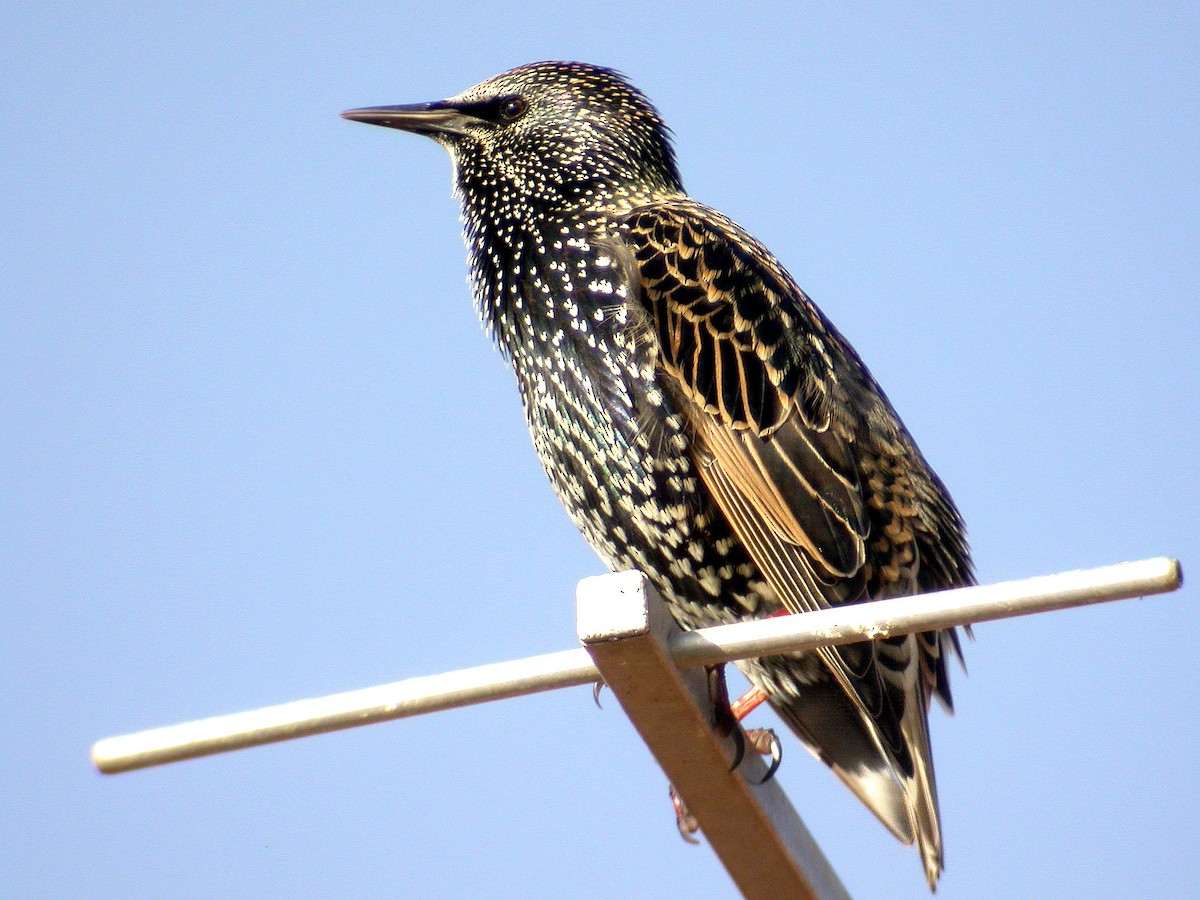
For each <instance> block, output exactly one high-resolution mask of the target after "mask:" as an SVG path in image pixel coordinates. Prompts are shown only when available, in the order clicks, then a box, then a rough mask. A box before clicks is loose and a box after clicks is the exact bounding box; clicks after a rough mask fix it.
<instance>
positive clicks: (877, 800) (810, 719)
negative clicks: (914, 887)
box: [739, 653, 943, 890]
mask: <svg viewBox="0 0 1200 900" xmlns="http://www.w3.org/2000/svg"><path fill="white" fill-rule="evenodd" d="M915 655H916V654H915V653H913V654H912V656H913V657H915ZM814 662H816V660H815V659H814V657H813V656H812V655H807V656H800V657H792V656H781V657H772V658H769V659H761V660H748V661H746V662H745V663H741V664H739V665H741V666H742V669H743V671H745V673H746V675H747V677H748V678H749V679H750V681H751V682H753V683H754V684H756V685H758V686H759V687H761V688H762V689H763V690H764V691H766V693H767V695H768V698H769V701H770V703H771V706H772V707H773V708H774V709H775V711H776V712H777V713H778V714H779V716H780V718H782V719H783V720H784V722H786V723H787V725H788V727H790V728H791V729H792V731H793V732H795V733H796V735H797V736H798V737H799V738H800V739H801V740H802V741H803V742H804V744H805V746H806V747H807V748H808V749H809V750H810V751H811V752H812V753H813V755H814V756H816V757H817V758H818V759H820V760H821V761H822V762H824V763H825V764H826V765H827V766H829V767H830V768H831V769H832V770H833V771H834V773H835V774H836V775H837V776H838V777H839V778H840V779H841V780H842V781H843V782H844V783H845V785H846V786H847V787H848V788H850V790H851V791H853V792H854V794H855V795H856V796H857V797H858V798H859V799H860V800H861V801H862V802H863V804H864V805H866V807H867V808H868V809H869V810H871V812H873V813H874V814H875V815H876V816H877V817H878V818H879V820H880V821H881V822H882V823H883V824H884V826H885V827H886V828H887V829H888V830H889V831H891V832H892V834H894V835H895V836H896V837H897V838H898V839H899V840H900V841H901V842H902V843H904V844H908V845H911V844H913V843H914V842H915V843H916V844H917V846H918V849H919V850H920V853H921V858H922V863H923V866H924V869H925V877H926V880H927V881H928V882H929V887H930V890H935V889H936V887H937V880H938V876H939V875H940V874H941V871H942V866H943V863H942V834H941V825H940V817H939V813H938V802H937V786H936V783H935V781H934V775H933V764H932V756H931V753H930V745H929V728H928V724H927V717H926V709H927V705H928V704H927V702H926V701H925V697H924V692H923V691H920V690H918V691H916V692H912V693H909V694H908V695H907V697H906V700H907V701H908V702H906V703H905V704H904V707H905V708H904V713H903V715H902V716H901V717H900V720H899V722H898V726H899V728H898V731H899V733H898V734H897V735H896V738H898V739H899V740H893V741H887V740H886V739H885V738H884V736H883V735H882V734H881V733H880V729H879V726H878V725H877V724H876V722H875V721H873V720H872V718H871V717H870V716H868V715H867V714H866V713H865V712H864V711H863V708H862V705H861V702H855V700H852V699H851V697H850V696H849V695H848V694H847V692H846V691H845V690H844V689H843V687H842V686H841V685H840V684H839V683H838V682H837V681H836V680H834V679H832V678H829V677H828V675H827V674H826V673H824V672H821V673H819V674H818V673H814V671H813V669H814V665H813V663H814ZM814 675H816V677H814ZM904 675H905V673H904V672H895V673H891V672H888V674H887V676H885V677H896V678H903V677H904ZM914 700H915V701H916V702H913V701H914ZM889 744H895V745H896V747H895V749H894V750H891V749H888V745H889Z"/></svg>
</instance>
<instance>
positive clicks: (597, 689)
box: [592, 681, 604, 709]
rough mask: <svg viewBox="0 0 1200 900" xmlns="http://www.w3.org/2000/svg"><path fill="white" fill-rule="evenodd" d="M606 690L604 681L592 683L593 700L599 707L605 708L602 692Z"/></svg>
mask: <svg viewBox="0 0 1200 900" xmlns="http://www.w3.org/2000/svg"><path fill="white" fill-rule="evenodd" d="M603 690H604V682H603V681H597V682H594V683H593V684H592V700H593V701H595V704H596V706H597V708H599V709H604V704H602V703H601V702H600V693H601V692H602V691H603Z"/></svg>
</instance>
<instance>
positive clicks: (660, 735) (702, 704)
mask: <svg viewBox="0 0 1200 900" xmlns="http://www.w3.org/2000/svg"><path fill="white" fill-rule="evenodd" d="M577 598H578V610H579V618H578V630H579V640H580V642H581V643H582V644H583V646H584V647H585V648H586V649H587V651H588V653H590V654H591V655H592V659H594V660H595V661H596V666H597V667H598V668H599V669H600V674H602V675H603V676H604V682H605V684H607V685H608V687H609V689H610V690H611V691H612V692H613V695H614V696H615V697H616V698H617V700H618V702H620V704H621V707H622V709H624V710H625V714H626V715H627V716H629V719H630V721H632V722H633V725H634V727H635V728H636V729H637V731H638V734H640V735H641V737H642V740H643V741H645V743H646V746H647V747H649V748H650V752H651V753H653V754H654V758H655V759H656V760H657V761H658V764H659V766H661V767H662V770H663V772H665V773H666V775H667V778H668V779H669V780H670V782H671V784H672V785H673V786H674V787H675V790H676V791H677V792H678V794H679V796H680V797H682V798H683V800H684V802H685V803H686V804H687V807H688V811H689V812H690V814H691V815H692V816H694V817H695V819H696V821H697V822H698V823H699V825H700V830H701V831H702V832H704V836H705V837H706V838H707V839H708V843H709V846H711V847H712V848H713V851H714V852H715V853H716V854H717V856H718V858H719V859H720V860H721V863H722V864H723V865H724V866H725V869H726V871H727V872H729V876H730V877H731V878H732V879H733V881H734V883H735V884H736V885H737V887H738V890H739V891H740V892H741V894H742V896H743V897H748V898H751V900H754V898H759V897H761V898H764V900H774V898H778V897H796V898H800V900H849V897H850V895H849V894H848V893H847V892H846V889H845V887H843V886H842V883H841V881H840V880H839V879H838V876H837V873H836V872H835V871H834V869H833V867H832V866H831V865H830V864H829V862H828V860H826V859H825V856H824V854H822V853H821V848H820V847H819V846H817V842H816V841H815V840H814V839H813V836H812V835H811V834H810V833H809V831H808V829H807V828H806V827H805V825H804V822H803V821H801V819H800V817H799V816H798V815H797V814H796V810H795V809H793V808H792V804H791V802H790V801H789V800H788V798H787V795H786V794H785V793H784V792H783V788H782V787H780V785H779V782H778V781H776V780H774V779H767V777H766V774H767V769H766V766H765V765H764V764H763V762H762V760H761V759H759V758H758V756H756V755H754V754H753V753H751V754H750V755H749V756H748V757H747V758H745V759H743V760H742V761H741V762H740V763H739V765H738V766H737V769H736V770H734V768H733V766H732V763H733V760H734V755H733V747H734V746H735V742H734V740H733V739H732V737H724V738H722V737H721V736H720V735H719V734H718V733H717V732H716V731H715V730H714V729H713V724H712V700H711V699H710V698H709V696H708V679H707V677H706V676H705V673H704V670H703V669H698V668H693V669H680V668H679V667H678V666H677V665H676V662H675V660H674V659H673V658H672V656H671V647H670V645H671V642H672V641H673V640H677V639H678V638H679V637H680V636H682V635H683V632H682V631H681V630H680V628H679V626H678V625H676V624H675V620H674V619H672V618H671V613H670V610H669V609H668V608H667V605H666V604H665V603H663V601H662V599H661V598H660V597H659V596H658V594H657V593H656V592H655V590H654V588H653V587H652V586H651V585H650V582H649V581H648V580H647V578H646V576H645V575H643V574H642V573H641V572H621V573H618V574H615V575H600V576H598V577H596V578H585V579H584V580H583V581H581V582H580V583H579V590H578V593H577ZM741 738H742V745H743V746H746V744H747V741H746V737H745V734H744V733H742V734H741Z"/></svg>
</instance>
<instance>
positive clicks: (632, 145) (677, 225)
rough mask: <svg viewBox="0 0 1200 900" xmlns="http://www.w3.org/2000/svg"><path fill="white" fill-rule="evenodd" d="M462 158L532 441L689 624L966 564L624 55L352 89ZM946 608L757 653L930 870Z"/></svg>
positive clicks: (815, 601) (903, 452) (881, 414)
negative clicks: (876, 635) (873, 634)
mask: <svg viewBox="0 0 1200 900" xmlns="http://www.w3.org/2000/svg"><path fill="white" fill-rule="evenodd" d="M345 115H346V116H347V117H348V118H352V119H356V120H359V121H364V122H371V123H374V124H379V125H386V126H390V127H394V128H401V129H404V130H408V131H414V132H417V133H422V134H427V135H428V136H430V137H432V138H434V139H435V140H437V141H438V142H439V143H441V144H442V145H443V146H444V147H445V148H446V149H447V150H448V151H449V152H450V154H451V156H452V157H453V159H454V162H455V188H456V193H457V195H458V196H459V198H460V200H461V201H462V208H463V217H464V223H465V224H464V232H465V237H466V242H467V246H468V250H469V262H470V270H471V282H472V287H473V290H474V295H475V302H476V304H477V306H478V309H479V312H480V315H481V317H482V318H483V321H484V323H485V325H486V326H487V328H488V330H489V332H490V333H491V335H492V337H493V338H494V339H495V341H496V343H497V344H498V345H499V347H500V349H501V351H502V352H503V353H504V354H505V356H506V357H507V358H508V359H509V361H510V363H511V364H512V367H513V370H514V371H515V373H516V377H517V383H518V386H519V388H520V392H521V398H522V401H523V404H524V408H525V415H526V419H527V421H528V424H529V428H530V432H531V434H532V435H533V442H534V445H535V447H536V448H537V452H538V455H539V456H540V458H541V460H542V464H543V466H544V467H545V469H546V472H547V474H548V475H549V476H550V480H551V482H552V483H553V485H554V488H555V490H556V491H557V493H558V495H559V497H560V498H561V500H562V502H563V504H564V506H565V507H566V509H567V512H568V513H569V514H570V516H571V518H572V519H573V520H574V522H575V524H576V525H577V526H578V527H579V528H580V529H581V530H582V532H583V533H584V535H585V537H586V538H587V540H588V541H589V542H590V543H591V545H592V546H593V547H594V548H595V549H596V551H597V552H598V553H599V554H600V556H601V557H602V558H603V559H604V561H605V562H606V563H607V564H608V565H609V566H610V567H611V568H613V569H628V568H637V569H641V570H642V571H644V572H645V573H646V574H647V575H648V576H649V577H650V578H651V579H652V580H653V581H654V583H655V585H656V587H657V588H658V590H659V591H660V593H661V594H662V595H663V597H664V598H665V599H666V600H667V602H668V603H669V604H670V605H671V609H672V611H673V612H674V614H675V617H676V619H678V621H679V622H680V624H681V625H683V626H684V627H686V628H695V627H701V626H705V625H712V624H717V623H722V622H730V621H735V620H739V619H745V618H754V617H759V616H764V615H769V614H771V613H773V612H777V611H780V610H788V611H792V612H798V611H803V610H809V609H817V608H821V607H825V606H829V605H836V604H839V603H852V602H856V601H860V600H865V599H871V598H878V597H887V596H894V595H900V594H911V593H914V592H918V591H930V590H938V589H943V588H949V587H956V586H959V585H964V584H969V583H970V582H971V580H972V576H971V562H970V556H969V553H968V550H967V546H966V540H965V534H964V529H963V525H962V521H961V519H960V518H959V515H958V512H957V510H956V509H955V507H954V504H953V502H952V501H951V499H950V497H949V495H948V494H947V493H946V490H945V488H944V487H943V486H942V484H941V482H940V481H939V480H938V478H937V476H936V475H934V473H933V472H932V470H931V469H930V468H929V466H928V465H927V464H926V463H925V460H924V458H923V457H922V456H921V454H920V451H919V450H918V449H917V447H916V445H915V444H914V443H913V441H912V439H911V437H910V436H909V435H908V432H907V431H906V430H905V429H904V426H903V425H902V424H901V422H900V420H899V418H898V417H897V416H896V413H895V411H894V410H893V409H892V407H891V405H890V404H889V403H888V401H887V399H886V397H885V396H884V395H883V392H882V391H881V390H880V388H879V386H878V385H877V384H876V383H875V381H874V379H872V377H871V375H870V373H869V372H868V371H867V369H866V367H865V366H864V365H863V363H862V361H861V360H860V359H859V358H858V355H857V354H856V353H855V352H854V350H853V349H852V348H851V347H850V345H849V344H848V343H847V342H846V341H845V339H844V338H842V336H841V335H840V334H838V332H837V330H836V329H835V328H834V327H833V326H832V325H831V324H830V323H829V322H828V320H826V319H825V317H824V316H823V315H822V314H821V312H820V311H819V310H818V309H817V308H816V306H814V305H813V303H812V301H810V300H809V298H808V297H807V296H806V295H805V294H804V293H803V292H802V291H801V290H800V288H799V287H797V286H796V284H795V282H794V281H793V280H792V279H791V277H790V276H789V275H788V274H787V272H786V271H784V269H783V267H782V266H781V265H780V264H779V262H778V261H777V260H776V259H775V257H774V256H772V255H771V253H770V252H769V251H768V250H767V249H766V248H765V247H763V246H762V245H761V244H759V243H758V242H757V241H755V240H754V238H752V237H751V236H750V235H749V234H747V233H746V232H745V231H743V230H742V229H741V228H740V227H738V226H737V225H736V224H734V223H733V222H731V221H730V220H728V219H726V218H725V217H723V216H721V215H720V214H719V213H716V212H714V211H713V210H711V209H709V208H707V207H705V206H703V205H701V204H699V203H697V202H695V201H694V200H691V199H690V198H689V197H687V195H686V194H685V193H684V191H683V188H682V185H681V183H680V178H679V173H678V170H677V168H676V164H675V157H674V153H673V151H672V149H671V144H670V141H669V139H668V137H667V130H666V127H665V125H664V124H663V122H662V120H661V119H660V118H659V116H658V113H657V112H656V111H655V109H654V108H653V107H652V106H651V105H650V103H649V102H648V101H647V100H646V98H645V97H644V96H643V95H642V94H641V93H640V92H638V91H637V90H636V89H635V88H633V87H631V86H630V85H629V84H628V83H627V82H626V81H625V80H624V79H623V78H621V77H620V76H619V75H617V74H615V73H613V72H612V71H610V70H607V69H602V68H598V67H595V66H588V65H584V64H580V63H554V62H551V63H535V64H533V65H529V66H523V67H521V68H519V69H514V70H513V71H511V72H506V73H504V74H502V75H499V76H497V77H495V78H492V79H490V80H488V81H485V82H483V83H482V84H480V85H477V86H475V87H473V88H470V89H469V90H467V91H465V92H464V93H462V94H460V95H459V96H457V97H454V98H451V99H449V100H446V101H439V102H437V103H430V104H420V105H417V106H407V107H380V108H376V109H369V110H353V111H351V112H349V113H346V114H345ZM951 650H953V651H955V652H957V650H958V641H957V638H956V636H955V634H954V633H953V631H944V632H931V633H928V634H923V635H915V636H907V637H898V638H890V639H885V640H881V641H876V642H874V643H872V644H858V645H852V646H848V647H841V648H836V649H828V650H822V651H817V652H813V653H805V654H795V655H791V656H785V657H775V658H771V659H766V660H756V661H750V662H748V663H745V664H743V665H742V668H743V669H744V671H745V672H746V674H747V675H748V677H749V678H750V680H751V681H752V682H754V683H755V684H757V685H759V686H760V687H762V688H764V690H766V692H767V694H768V696H769V698H770V702H771V704H772V706H774V707H775V709H776V710H777V711H778V712H779V713H780V715H781V716H782V717H783V718H784V719H785V721H787V723H788V724H789V725H790V726H791V727H792V729H793V730H794V731H795V732H796V733H797V734H798V735H799V736H800V738H801V739H802V740H804V742H805V743H806V744H807V745H808V746H809V747H810V748H811V749H812V750H813V751H814V752H815V753H817V754H818V756H820V757H821V758H822V759H823V760H824V761H825V762H826V763H828V764H829V765H830V767H831V768H833V769H834V771H835V772H837V774H838V775H839V776H840V777H841V778H842V779H843V780H844V781H845V782H846V784H847V785H848V786H849V787H850V788H851V789H852V790H853V791H854V792H855V793H856V794H857V795H858V796H859V797H860V798H861V799H862V800H863V801H864V802H865V803H866V804H867V805H868V806H869V807H870V808H871V809H872V810H873V811H874V812H875V813H876V815H878V816H879V817H880V819H881V820H882V821H883V822H884V824H885V825H887V826H888V827H889V828H890V829H891V830H892V831H893V832H894V833H895V834H896V835H897V837H899V838H900V839H901V840H904V841H906V842H909V843H911V842H912V841H914V840H916V841H917V843H918V844H919V846H920V848H921V852H922V857H923V860H924V865H925V870H926V875H927V877H928V879H929V882H930V885H931V886H932V885H934V884H935V883H936V879H937V876H938V874H939V872H940V871H941V868H942V841H941V833H940V826H939V823H938V812H937V799H936V791H935V788H934V782H933V769H932V762H931V759H930V750H929V738H928V730H927V723H926V715H927V708H928V702H929V698H930V696H937V697H938V698H939V699H941V700H942V701H943V702H944V704H945V705H946V706H947V707H949V705H950V687H949V680H948V677H947V671H946V663H947V656H948V655H949V651H951Z"/></svg>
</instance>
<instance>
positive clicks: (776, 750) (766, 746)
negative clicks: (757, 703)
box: [746, 728, 783, 784]
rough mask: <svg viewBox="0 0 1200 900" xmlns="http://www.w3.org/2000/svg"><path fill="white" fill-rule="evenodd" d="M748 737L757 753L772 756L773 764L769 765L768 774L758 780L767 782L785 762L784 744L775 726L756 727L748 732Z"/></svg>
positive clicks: (762, 782)
mask: <svg viewBox="0 0 1200 900" xmlns="http://www.w3.org/2000/svg"><path fill="white" fill-rule="evenodd" d="M746 737H747V738H749V740H750V746H751V748H753V750H754V752H755V753H758V754H759V755H760V756H769V757H771V765H770V766H768V767H767V774H766V775H764V776H763V777H762V779H761V780H760V781H759V782H758V783H759V784H766V783H767V782H768V781H770V780H771V779H772V778H774V777H775V773H776V772H778V771H779V764H780V763H782V762H783V744H782V743H781V742H780V740H779V735H777V734H776V733H775V729H773V728H754V729H751V730H750V731H747V732H746Z"/></svg>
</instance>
